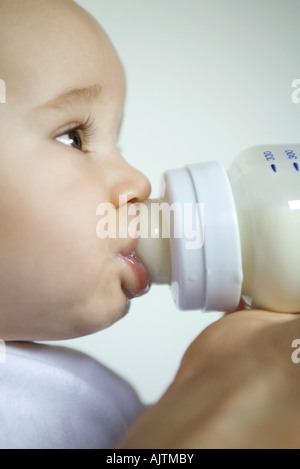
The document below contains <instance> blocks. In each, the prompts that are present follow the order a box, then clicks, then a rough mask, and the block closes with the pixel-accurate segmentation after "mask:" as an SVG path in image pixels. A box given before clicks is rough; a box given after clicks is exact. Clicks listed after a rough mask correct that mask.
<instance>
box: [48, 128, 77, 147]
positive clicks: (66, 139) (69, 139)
mask: <svg viewBox="0 0 300 469" xmlns="http://www.w3.org/2000/svg"><path fill="white" fill-rule="evenodd" d="M55 140H57V141H58V142H61V143H63V144H64V145H67V146H69V147H73V148H76V149H77V150H80V151H82V141H81V137H80V135H79V132H78V130H77V129H73V130H69V131H68V132H66V133H64V134H63V135H59V136H58V137H56V139H55Z"/></svg>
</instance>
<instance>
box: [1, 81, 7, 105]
mask: <svg viewBox="0 0 300 469" xmlns="http://www.w3.org/2000/svg"><path fill="white" fill-rule="evenodd" d="M5 103H6V84H5V81H4V80H2V79H1V78H0V104H5Z"/></svg>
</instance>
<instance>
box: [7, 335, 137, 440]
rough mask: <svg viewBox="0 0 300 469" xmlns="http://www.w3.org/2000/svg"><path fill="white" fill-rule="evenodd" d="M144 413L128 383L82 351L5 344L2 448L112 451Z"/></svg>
mask: <svg viewBox="0 0 300 469" xmlns="http://www.w3.org/2000/svg"><path fill="white" fill-rule="evenodd" d="M142 410H143V406H142V404H141V402H140V400H139V399H138V396H137V394H136V393H135V392H134V390H133V389H132V388H131V386H130V385H129V384H128V383H126V382H125V381H124V380H123V379H122V378H120V377H119V376H117V375H116V374H115V373H113V372H112V371H110V370H109V369H107V368H106V367H105V366H103V365H101V364H100V363H98V362H97V361H95V360H94V359H92V358H90V357H88V356H87V355H85V354H82V353H81V352H77V351H75V350H71V349H68V348H64V347H56V346H51V345H44V344H37V343H30V342H8V343H6V344H5V361H4V363H0V448H1V449H100V448H102V449H103V448H113V447H115V446H116V445H117V443H118V441H119V440H120V439H121V437H122V436H123V435H124V433H125V432H126V430H127V429H128V427H129V426H130V425H131V424H132V423H133V421H134V420H135V419H136V417H137V416H138V415H139V413H140V412H141V411H142Z"/></svg>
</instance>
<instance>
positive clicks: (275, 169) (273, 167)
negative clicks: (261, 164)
mask: <svg viewBox="0 0 300 469" xmlns="http://www.w3.org/2000/svg"><path fill="white" fill-rule="evenodd" d="M271 168H272V169H273V171H274V173H276V172H277V168H276V164H271Z"/></svg>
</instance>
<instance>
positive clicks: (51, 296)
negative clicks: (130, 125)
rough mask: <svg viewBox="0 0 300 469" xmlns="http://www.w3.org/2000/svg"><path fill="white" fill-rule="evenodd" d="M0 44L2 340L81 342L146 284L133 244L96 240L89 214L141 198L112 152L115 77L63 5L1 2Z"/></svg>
mask: <svg viewBox="0 0 300 469" xmlns="http://www.w3.org/2000/svg"><path fill="white" fill-rule="evenodd" d="M0 44H1V47H0V78H1V79H2V80H4V81H5V83H6V103H5V104H0V141H1V149H0V188H1V195H0V198H1V203H0V226H1V228H0V338H1V339H4V340H52V339H65V338H71V337H76V336H80V335H85V334H89V333H91V332H95V331H97V330H99V329H101V328H103V327H107V326H108V325H110V324H111V323H112V322H114V321H116V320H117V319H119V318H120V317H122V316H123V315H124V314H125V313H126V311H127V309H128V297H129V296H134V295H135V294H139V293H140V291H141V290H142V288H143V287H144V286H145V285H144V284H143V282H144V278H143V275H141V274H140V272H138V270H139V269H138V267H137V266H136V265H133V268H132V267H131V266H130V260H129V259H126V258H125V259H124V257H123V256H126V255H127V254H129V253H130V252H131V251H132V250H133V249H134V246H135V242H136V240H134V239H131V238H129V237H127V238H113V237H107V238H104V239H100V237H99V236H97V234H96V225H97V218H98V219H99V217H97V215H96V208H97V206H99V204H101V203H103V202H110V203H111V204H113V205H114V207H115V210H116V214H117V213H118V211H119V200H124V197H122V198H121V199H120V198H119V196H120V195H124V196H126V199H127V201H128V202H129V203H130V202H136V201H142V200H144V199H146V198H147V197H148V196H149V192H150V185H149V182H148V181H147V179H146V178H145V177H144V176H143V175H142V174H141V173H139V172H138V171H137V170H135V169H134V168H132V167H131V166H129V165H128V164H127V163H126V162H125V161H124V159H123V158H122V156H121V155H120V153H119V151H118V149H117V146H116V145H117V138H118V132H119V127H120V122H121V118H122V111H123V103H124V92H125V80H124V72H123V69H122V66H121V64H120V61H119V59H118V56H117V54H116V52H115V50H114V48H113V46H112V44H111V42H110V40H109V39H108V37H107V36H106V34H105V33H104V31H103V30H102V29H101V27H100V26H99V24H98V23H97V22H96V21H95V20H94V19H93V18H92V17H91V16H90V15H89V14H88V13H86V12H85V11H84V10H83V9H81V8H80V7H79V6H78V5H77V4H76V3H75V2H72V1H71V0H51V1H49V0H22V1H20V0H0ZM120 254H121V255H120ZM139 274H140V275H139Z"/></svg>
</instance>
